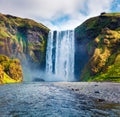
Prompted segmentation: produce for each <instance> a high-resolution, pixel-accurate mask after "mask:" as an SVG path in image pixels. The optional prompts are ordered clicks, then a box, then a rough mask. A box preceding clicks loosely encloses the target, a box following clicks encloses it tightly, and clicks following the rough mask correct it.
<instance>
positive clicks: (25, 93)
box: [0, 83, 120, 117]
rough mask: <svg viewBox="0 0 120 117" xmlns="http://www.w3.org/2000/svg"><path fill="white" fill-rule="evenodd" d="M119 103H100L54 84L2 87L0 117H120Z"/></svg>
mask: <svg viewBox="0 0 120 117" xmlns="http://www.w3.org/2000/svg"><path fill="white" fill-rule="evenodd" d="M119 115H120V105H119V104H114V103H107V102H97V101H96V100H95V99H92V98H89V97H86V96H85V95H79V94H76V93H74V92H72V91H70V90H67V89H64V88H60V87H57V86H54V85H53V84H52V83H24V84H8V85H1V86H0V117H119Z"/></svg>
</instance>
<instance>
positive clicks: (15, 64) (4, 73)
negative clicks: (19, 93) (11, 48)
mask: <svg viewBox="0 0 120 117" xmlns="http://www.w3.org/2000/svg"><path fill="white" fill-rule="evenodd" d="M22 80H23V75H22V68H21V65H20V61H19V60H18V59H9V58H8V57H7V56H5V55H0V84H5V83H16V82H22Z"/></svg>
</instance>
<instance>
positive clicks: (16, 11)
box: [0, 0, 120, 29]
mask: <svg viewBox="0 0 120 117" xmlns="http://www.w3.org/2000/svg"><path fill="white" fill-rule="evenodd" d="M115 1H116V0H0V12H1V13H5V14H11V15H15V16H19V17H25V18H32V19H34V20H36V21H38V22H40V23H43V24H44V25H46V26H48V27H49V28H50V29H72V28H75V27H76V26H78V25H80V24H81V23H82V22H83V21H85V20H86V19H87V18H89V17H93V16H96V15H99V14H100V13H101V12H104V11H105V12H109V11H110V10H111V6H112V4H113V2H115ZM116 6H118V9H119V8H120V5H119V4H117V5H116Z"/></svg>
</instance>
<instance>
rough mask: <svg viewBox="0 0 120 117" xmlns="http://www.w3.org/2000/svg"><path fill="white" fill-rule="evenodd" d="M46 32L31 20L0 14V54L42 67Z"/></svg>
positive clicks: (42, 26) (45, 28)
mask: <svg viewBox="0 0 120 117" xmlns="http://www.w3.org/2000/svg"><path fill="white" fill-rule="evenodd" d="M48 32H49V29H48V28H47V27H45V26H44V25H42V24H40V23H37V22H35V21H33V20H30V19H23V18H19V17H14V16H10V15H3V14H0V48H1V50H0V53H1V54H5V55H7V56H10V57H18V58H20V59H21V60H22V59H23V58H24V59H29V60H31V61H32V62H37V63H39V64H41V65H42V64H44V63H45V51H46V41H47V35H48ZM31 53H32V54H31Z"/></svg>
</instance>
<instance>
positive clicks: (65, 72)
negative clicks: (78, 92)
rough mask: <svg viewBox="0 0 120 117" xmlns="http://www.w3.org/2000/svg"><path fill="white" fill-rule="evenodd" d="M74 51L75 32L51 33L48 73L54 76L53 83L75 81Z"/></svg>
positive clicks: (47, 53) (49, 38)
mask: <svg viewBox="0 0 120 117" xmlns="http://www.w3.org/2000/svg"><path fill="white" fill-rule="evenodd" d="M74 51H75V42H74V30H67V31H50V32H49V35H48V42H47V52H46V72H47V74H48V75H54V77H55V78H56V79H53V81H54V80H58V81H74V61H75V60H74V55H75V54H74V53H75V52H74ZM48 77H49V76H48Z"/></svg>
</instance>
